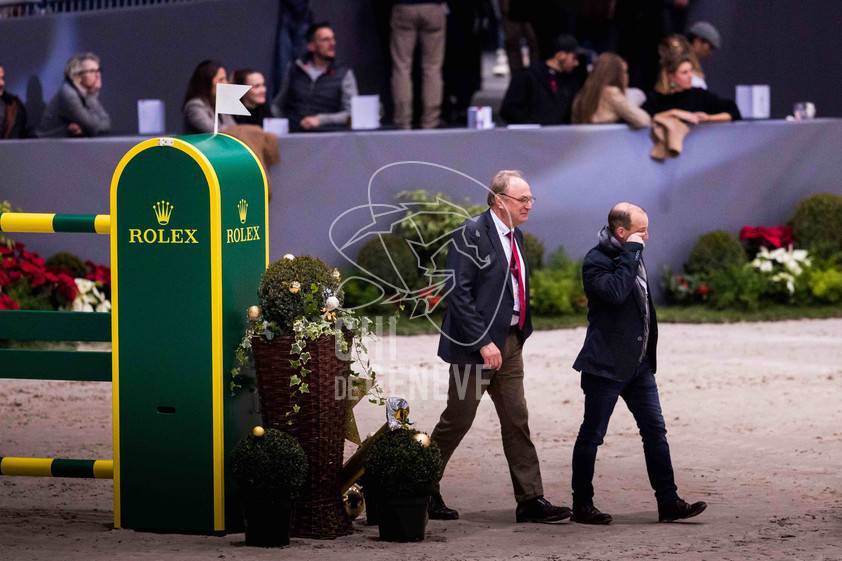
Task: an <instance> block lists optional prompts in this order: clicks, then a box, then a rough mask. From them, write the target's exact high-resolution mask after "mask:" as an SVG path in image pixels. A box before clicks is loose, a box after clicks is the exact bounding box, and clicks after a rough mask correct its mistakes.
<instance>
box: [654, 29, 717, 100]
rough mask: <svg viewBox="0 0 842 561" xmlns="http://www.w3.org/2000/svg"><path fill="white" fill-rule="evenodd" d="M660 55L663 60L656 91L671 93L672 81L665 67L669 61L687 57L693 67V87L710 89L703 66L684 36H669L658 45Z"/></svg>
mask: <svg viewBox="0 0 842 561" xmlns="http://www.w3.org/2000/svg"><path fill="white" fill-rule="evenodd" d="M658 55H659V56H660V59H661V69H660V70H659V71H658V81H657V82H655V91H656V92H658V93H661V94H668V93H670V81H669V78H668V77H667V72H666V70H665V68H664V67H665V65H666V64H667V61H669V60H671V59H673V60H674V59H676V58H680V57H686V58H687V60H688V61H689V62H690V64H691V65H692V66H693V77H692V79H693V83H692V85H693V87H694V88H701V89H703V90H706V89H708V85H707V82H706V81H705V72H704V70H702V65H701V63H699V58H698V57H697V56H696V53H695V52H694V51H693V47H692V46H691V45H690V42H689V41H688V40H687V38H686V37H684V35H677V34H676V35H667V36H666V37H664V40H663V41H661V44H660V45H658Z"/></svg>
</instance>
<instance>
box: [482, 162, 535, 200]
mask: <svg viewBox="0 0 842 561" xmlns="http://www.w3.org/2000/svg"><path fill="white" fill-rule="evenodd" d="M512 179H520V180H521V181H526V180H525V179H524V178H523V173H522V172H521V171H520V170H516V169H501V170H500V171H498V172H497V173H495V174H494V177H493V178H492V179H491V187H490V190H491V192H490V193H488V199H487V202H488V206H494V200H495V198H496V197H497V195H499V194H500V193H505V192H506V189H508V188H509V184H510V183H511V182H512Z"/></svg>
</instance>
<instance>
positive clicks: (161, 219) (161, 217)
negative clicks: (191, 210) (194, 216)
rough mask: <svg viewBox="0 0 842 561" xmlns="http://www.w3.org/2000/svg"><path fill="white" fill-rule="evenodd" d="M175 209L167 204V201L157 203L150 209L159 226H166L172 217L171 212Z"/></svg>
mask: <svg viewBox="0 0 842 561" xmlns="http://www.w3.org/2000/svg"><path fill="white" fill-rule="evenodd" d="M174 208H175V207H174V206H173V205H171V204H170V203H169V201H158V202H157V203H155V204H154V205H152V209H153V210H154V211H155V218H156V219H157V220H158V224H160V225H161V226H166V225H167V224H168V223H169V221H170V216H172V211H173V209H174Z"/></svg>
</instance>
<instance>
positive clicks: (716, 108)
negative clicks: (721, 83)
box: [643, 54, 741, 125]
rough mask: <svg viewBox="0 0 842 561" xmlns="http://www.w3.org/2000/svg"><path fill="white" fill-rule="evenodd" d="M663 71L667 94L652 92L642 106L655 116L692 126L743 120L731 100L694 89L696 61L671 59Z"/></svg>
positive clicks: (672, 57) (683, 56) (665, 63)
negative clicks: (673, 118) (670, 118)
mask: <svg viewBox="0 0 842 561" xmlns="http://www.w3.org/2000/svg"><path fill="white" fill-rule="evenodd" d="M662 72H663V73H664V74H665V75H666V78H667V86H668V88H669V89H668V92H667V93H660V92H657V91H656V92H653V93H652V94H651V95H650V96H649V99H647V100H646V103H644V104H643V109H645V110H646V111H647V112H648V113H649V114H650V115H652V116H653V117H654V116H657V115H659V114H661V113H667V114H669V115H672V116H675V117H678V118H679V119H681V120H682V121H684V122H685V123H688V124H692V125H697V124H699V123H716V122H723V121H736V120H739V119H740V118H741V116H740V110H739V109H738V108H737V104H736V103H734V102H733V101H732V100H730V99H725V98H721V97H719V96H717V95H715V94H713V93H711V92H709V91H708V90H703V89H702V88H696V87H693V61H692V60H691V58H690V57H689V56H688V55H686V54H682V55H678V56H670V57H669V58H668V59H667V60H666V61H664V63H663V65H662Z"/></svg>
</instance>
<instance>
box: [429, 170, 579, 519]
mask: <svg viewBox="0 0 842 561" xmlns="http://www.w3.org/2000/svg"><path fill="white" fill-rule="evenodd" d="M490 191H491V192H490V193H489V194H488V206H489V209H488V210H487V211H486V212H483V213H482V214H481V215H479V216H478V217H475V218H471V219H469V220H467V221H466V222H465V224H464V225H463V227H462V228H460V229H458V230H456V232H454V235H453V238H452V245H451V246H450V247H449V250H448V254H447V269H448V271H450V272H452V275H453V276H452V277H451V279H450V281H449V286H448V289H449V290H448V293H447V297H446V301H447V309H446V311H445V315H444V318H443V320H442V327H441V337H440V339H439V349H438V355H439V357H441V358H442V359H443V360H444V361H445V362H448V363H450V385H449V389H448V396H447V407H446V408H445V410H444V412H442V414H441V419H440V420H439V422H438V424H437V425H436V428H435V429H434V430H433V434H432V435H431V438H432V440H433V442H435V443H436V444H437V445H438V446H439V448H440V450H441V453H442V460H443V463H444V465H445V466H446V465H447V462H448V460H449V459H450V456H451V455H452V454H453V452H454V451H455V450H456V447H457V446H458V445H459V443H460V442H461V441H462V438H463V437H464V436H465V435H466V434H467V432H468V430H469V429H470V428H471V424H472V423H473V420H474V416H475V415H476V411H477V407H478V406H479V403H480V400H481V399H482V396H483V394H484V393H485V392H486V391H487V392H488V394H489V395H490V396H491V400H492V401H493V402H494V406H495V408H496V409H497V416H498V417H499V419H500V429H501V432H502V437H503V451H504V452H505V454H506V460H507V461H508V464H509V475H510V476H511V480H512V486H513V487H514V494H515V500H516V501H517V509H516V511H515V519H516V521H517V522H541V523H546V524H555V523H558V522H561V521H563V520H566V519H568V518H570V516H571V511H570V509H569V508H567V507H558V506H554V505H553V504H551V503H550V502H549V501H547V500H546V499H545V498H544V490H543V485H542V482H541V470H540V467H539V465H538V455H537V453H536V451H535V446H534V445H533V443H532V439H531V438H530V435H529V423H528V417H529V415H528V411H527V407H526V398H525V396H524V390H523V356H522V349H523V343H524V341H525V340H526V338H527V337H529V335H530V334H531V333H532V321H531V315H530V311H529V267H528V265H527V263H526V260H525V259H524V254H523V251H522V247H523V234H522V233H521V231H520V230H519V229H518V226H519V225H521V224H523V223H524V222H526V221H527V219H528V218H529V211H530V210H531V209H532V204H533V202H534V201H535V197H533V196H532V191H531V189H530V188H529V184H528V183H527V182H526V181H525V180H524V179H523V176H522V175H521V174H520V172H517V171H513V170H502V171H499V172H498V173H497V174H496V175H495V176H494V179H493V180H492V182H491V189H490ZM428 511H429V515H430V518H434V519H440V520H453V519H456V518H458V517H459V513H458V512H456V511H455V510H453V509H451V508H448V507H447V505H445V503H444V500H443V499H442V497H441V495H440V494H439V493H438V492H436V493H434V495H433V496H432V498H431V502H430V507H429V509H428Z"/></svg>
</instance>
